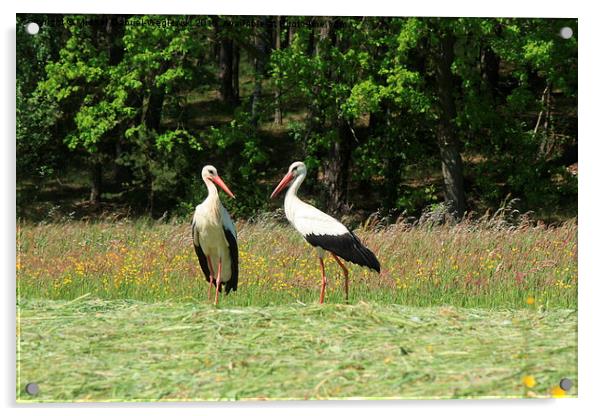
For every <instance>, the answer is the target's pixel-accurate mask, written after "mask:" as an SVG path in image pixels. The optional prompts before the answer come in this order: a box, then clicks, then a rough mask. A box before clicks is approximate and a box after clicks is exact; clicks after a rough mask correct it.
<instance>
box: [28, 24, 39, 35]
mask: <svg viewBox="0 0 602 416" xmlns="http://www.w3.org/2000/svg"><path fill="white" fill-rule="evenodd" d="M25 31H26V32H27V33H29V34H30V35H37V34H38V32H39V31H40V25H38V24H37V23H36V22H29V23H26V24H25Z"/></svg>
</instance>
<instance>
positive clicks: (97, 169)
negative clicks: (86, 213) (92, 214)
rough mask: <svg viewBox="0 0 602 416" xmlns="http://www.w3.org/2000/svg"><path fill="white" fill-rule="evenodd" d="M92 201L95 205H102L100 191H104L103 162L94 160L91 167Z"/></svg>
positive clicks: (96, 206)
mask: <svg viewBox="0 0 602 416" xmlns="http://www.w3.org/2000/svg"><path fill="white" fill-rule="evenodd" d="M90 179H91V186H90V203H91V204H92V205H93V206H94V207H95V208H98V207H100V193H101V191H102V164H101V163H100V162H94V163H93V164H92V166H91V167H90Z"/></svg>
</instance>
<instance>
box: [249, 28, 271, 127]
mask: <svg viewBox="0 0 602 416" xmlns="http://www.w3.org/2000/svg"><path fill="white" fill-rule="evenodd" d="M266 19H267V17H265V16H264V17H262V18H261V24H260V25H259V26H257V27H255V50H256V52H257V54H256V57H255V86H254V87H253V101H252V103H251V119H252V121H253V124H254V125H257V124H258V122H259V107H260V105H261V93H262V82H263V77H264V75H265V64H266V59H267V55H268V47H269V42H268V34H267V31H266V26H267V20H266Z"/></svg>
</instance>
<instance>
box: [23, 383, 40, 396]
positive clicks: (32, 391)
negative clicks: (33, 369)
mask: <svg viewBox="0 0 602 416" xmlns="http://www.w3.org/2000/svg"><path fill="white" fill-rule="evenodd" d="M39 391H40V386H38V383H28V384H27V385H26V386H25V392H26V393H27V394H29V395H30V396H35V395H36V394H38V393H39Z"/></svg>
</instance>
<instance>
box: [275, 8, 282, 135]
mask: <svg viewBox="0 0 602 416" xmlns="http://www.w3.org/2000/svg"><path fill="white" fill-rule="evenodd" d="M281 30H282V29H281V28H280V16H276V31H275V32H276V42H275V43H276V45H275V46H276V50H277V51H279V50H280V47H281V46H280V35H281V33H280V32H281ZM274 105H275V107H276V110H275V111H274V123H276V124H278V125H282V108H281V107H280V88H279V87H276V91H275V92H274Z"/></svg>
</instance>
